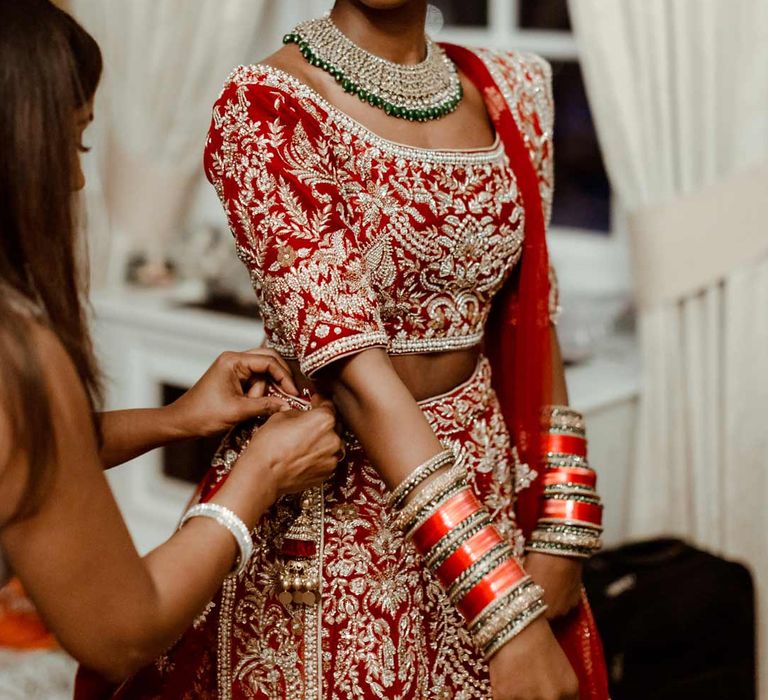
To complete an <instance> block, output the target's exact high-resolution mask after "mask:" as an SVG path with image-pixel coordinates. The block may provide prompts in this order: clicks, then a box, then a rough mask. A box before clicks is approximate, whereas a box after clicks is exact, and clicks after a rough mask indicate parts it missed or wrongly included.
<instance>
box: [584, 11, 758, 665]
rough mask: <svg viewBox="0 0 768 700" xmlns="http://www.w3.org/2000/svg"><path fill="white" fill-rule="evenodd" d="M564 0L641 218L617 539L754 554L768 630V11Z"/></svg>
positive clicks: (606, 134)
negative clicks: (632, 412) (623, 500)
mask: <svg viewBox="0 0 768 700" xmlns="http://www.w3.org/2000/svg"><path fill="white" fill-rule="evenodd" d="M569 3H570V10H571V16H572V19H573V23H574V27H575V31H576V35H577V39H578V42H579V46H580V51H581V56H582V67H583V70H584V74H585V80H586V83H587V88H588V92H589V96H590V102H591V106H592V109H593V112H594V115H595V119H596V123H597V128H598V132H599V135H600V140H601V144H602V147H603V150H604V154H605V158H606V162H607V165H608V169H609V172H610V176H611V180H612V183H613V185H614V187H615V189H616V191H617V192H618V195H619V197H620V199H621V201H622V203H623V204H624V205H625V206H626V207H627V209H628V210H629V211H630V213H631V218H632V246H633V253H634V255H633V257H634V263H635V277H636V279H635V283H636V289H637V294H638V303H639V307H640V313H639V327H640V341H641V348H642V358H643V365H644V370H643V372H644V376H643V393H642V397H641V405H640V425H639V426H638V445H637V450H636V463H635V465H634V467H633V473H632V474H631V475H630V483H631V484H632V496H631V506H630V510H629V512H628V513H627V520H626V528H627V530H626V532H625V533H624V534H626V535H629V536H632V537H635V536H647V535H655V534H660V533H675V534H680V535H683V536H686V537H688V538H689V539H692V540H694V541H695V542H697V543H699V544H701V545H703V546H705V547H708V548H710V549H713V550H715V551H718V552H722V553H724V554H727V555H729V556H733V557H736V558H740V559H742V560H745V561H746V562H747V563H749V565H750V566H751V567H752V569H753V572H754V574H755V576H756V583H757V585H758V588H759V599H758V604H759V606H761V608H762V613H761V625H760V627H761V632H762V633H763V636H764V635H765V633H766V631H768V615H766V610H765V608H766V605H765V598H766V596H767V594H768V556H766V554H767V553H768V430H767V429H766V427H765V419H764V417H763V415H764V412H765V409H766V406H768V403H766V402H768V312H767V311H766V309H767V308H768V307H766V304H768V203H767V202H768V197H766V193H768V116H766V115H768V3H765V2H764V0H729V2H722V0H622V2H616V1H615V0H569ZM762 661H763V664H762V665H763V671H762V672H763V679H764V680H765V678H766V676H765V674H766V668H765V667H767V666H768V659H764V658H763V659H762Z"/></svg>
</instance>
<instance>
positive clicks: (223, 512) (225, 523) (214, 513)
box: [179, 503, 253, 576]
mask: <svg viewBox="0 0 768 700" xmlns="http://www.w3.org/2000/svg"><path fill="white" fill-rule="evenodd" d="M198 517H202V518H211V519H213V520H215V521H216V522H217V523H219V525H221V526H222V527H225V528H227V530H229V532H230V533H231V534H232V537H234V538H235V542H237V546H238V548H239V549H240V560H239V561H238V563H237V568H236V569H235V570H234V571H233V572H232V573H231V574H230V576H239V575H240V574H242V573H243V571H245V567H246V566H247V565H248V562H249V561H250V559H251V556H252V555H253V540H252V539H251V533H250V532H249V531H248V528H247V527H246V525H245V523H244V522H243V521H242V520H241V519H240V518H239V517H237V515H235V513H233V512H232V511H231V510H230V509H229V508H225V507H224V506H220V505H219V504H218V503H198V504H197V505H196V506H192V507H191V508H190V509H189V510H188V511H187V512H186V513H185V514H184V517H183V518H182V519H181V522H180V523H179V530H181V528H182V527H183V526H184V524H185V523H186V522H187V521H188V520H190V519H191V518H198Z"/></svg>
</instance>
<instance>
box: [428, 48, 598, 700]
mask: <svg viewBox="0 0 768 700" xmlns="http://www.w3.org/2000/svg"><path fill="white" fill-rule="evenodd" d="M442 46H443V48H444V49H445V51H446V53H447V54H448V56H449V57H450V58H451V60H453V62H454V63H456V65H457V66H458V67H459V69H460V70H461V71H462V72H463V73H464V74H465V75H466V76H467V78H469V80H471V81H472V83H473V84H474V85H475V86H476V87H477V88H478V90H480V92H481V94H482V95H483V99H484V100H485V103H486V107H487V109H488V113H489V115H490V117H491V120H492V121H493V125H494V127H495V129H496V133H497V134H498V135H499V138H500V139H501V141H502V142H503V144H504V148H505V150H506V153H507V157H508V158H509V162H510V163H511V164H512V167H513V168H514V171H515V177H516V179H517V186H518V188H519V190H520V195H521V197H522V200H523V206H524V208H525V240H524V243H523V253H522V256H521V258H520V264H519V266H518V268H517V269H516V270H515V272H514V273H513V275H512V276H511V277H510V279H509V280H508V281H507V283H506V284H505V285H504V288H503V289H502V290H501V292H500V293H499V294H498V295H497V296H496V298H495V299H494V302H493V308H492V311H491V315H490V317H489V320H488V324H487V326H486V332H485V353H486V355H487V356H488V358H489V359H490V361H491V368H492V377H493V386H494V389H495V391H496V393H497V395H498V397H499V403H500V404H501V409H502V413H503V414H504V419H505V421H506V423H507V427H508V429H509V432H510V434H511V435H512V436H513V439H514V441H515V444H516V446H517V449H518V452H519V454H520V457H521V459H522V461H524V462H526V463H528V464H529V465H531V466H532V467H533V468H536V467H538V462H539V433H540V430H539V421H540V415H541V409H542V407H544V406H545V405H547V404H549V403H551V382H552V354H551V347H550V338H551V331H550V320H549V256H548V252H547V240H546V224H545V220H544V208H543V205H542V200H541V193H540V190H539V177H538V174H537V172H536V169H535V168H534V165H533V163H532V161H531V154H530V153H529V151H528V148H527V146H526V144H525V141H524V140H523V137H522V134H521V133H520V130H519V128H518V126H517V123H516V121H515V118H514V116H513V114H512V111H511V108H510V105H509V104H508V103H507V101H506V100H505V99H504V97H503V95H502V94H501V91H500V88H499V86H498V85H497V84H496V82H495V81H494V79H493V76H492V75H491V72H490V71H489V69H488V67H487V66H486V65H485V63H484V62H483V60H482V59H481V58H480V57H479V56H477V54H475V53H474V52H472V51H470V50H469V49H465V48H463V47H461V46H456V45H453V44H442ZM540 127H541V125H539V128H540ZM541 490H542V486H541V479H539V478H535V479H534V480H533V482H532V483H531V485H530V486H529V487H528V488H527V489H524V490H523V491H521V492H520V493H519V494H518V497H517V505H516V514H517V520H518V524H519V525H520V527H521V528H522V530H523V532H524V533H525V536H526V537H528V535H530V533H531V531H532V530H533V528H534V527H535V525H536V521H537V520H538V517H539V502H540V496H541ZM553 629H554V632H555V634H556V635H557V639H558V641H559V642H560V644H561V646H562V647H563V650H564V651H565V653H566V655H567V656H568V659H569V661H570V662H571V665H572V666H573V668H574V670H575V671H576V674H577V676H578V678H579V691H580V692H579V694H580V697H581V700H607V698H608V677H607V673H606V668H605V657H604V655H603V648H602V644H601V642H600V637H599V635H598V632H597V628H596V626H595V622H594V619H593V617H592V612H591V610H590V608H589V603H588V601H587V599H586V596H584V595H582V601H581V603H580V604H579V606H578V607H577V608H576V609H575V610H574V611H573V612H572V613H570V614H569V615H568V616H566V617H565V618H563V619H561V620H558V621H556V622H555V623H554V624H553Z"/></svg>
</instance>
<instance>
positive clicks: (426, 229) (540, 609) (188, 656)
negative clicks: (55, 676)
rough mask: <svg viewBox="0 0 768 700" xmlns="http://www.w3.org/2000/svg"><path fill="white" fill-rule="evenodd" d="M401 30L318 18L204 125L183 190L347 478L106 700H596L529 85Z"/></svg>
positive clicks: (266, 523) (594, 531)
mask: <svg viewBox="0 0 768 700" xmlns="http://www.w3.org/2000/svg"><path fill="white" fill-rule="evenodd" d="M425 13H426V0H337V2H336V5H335V7H334V9H333V10H332V12H331V14H330V16H328V17H324V18H321V19H317V20H311V21H308V22H304V23H302V24H300V25H298V26H297V27H296V28H295V29H294V30H293V31H292V32H291V33H290V34H288V35H286V38H285V44H286V45H285V46H284V47H283V48H282V49H281V50H280V51H278V52H277V53H275V54H274V55H272V56H271V57H270V58H269V59H267V60H265V61H263V62H262V63H259V64H256V65H251V66H242V67H240V68H237V69H236V70H235V71H234V72H233V73H232V75H231V77H230V78H229V80H228V81H227V83H226V85H225V87H224V90H223V92H222V94H221V96H220V98H219V99H218V101H217V102H216V104H215V106H214V110H213V122H212V125H211V129H210V133H209V137H208V141H207V144H206V149H205V167H206V171H207V174H208V177H209V179H210V181H211V182H212V183H213V185H214V187H215V188H216V191H217V193H218V195H219V196H220V198H221V201H222V203H223V205H224V208H225V210H226V212H227V215H228V217H229V222H230V225H231V228H232V231H233V233H234V236H235V239H236V243H237V251H238V254H239V256H240V258H241V259H242V261H243V262H244V263H245V265H246V266H247V267H248V269H249V271H250V273H251V276H252V280H253V285H254V289H255V292H256V295H257V298H258V302H259V304H260V307H261V311H262V314H263V317H264V323H265V328H266V332H267V337H268V339H269V343H270V345H271V347H273V348H276V349H277V350H278V351H279V352H280V353H282V354H283V355H284V356H285V357H286V358H287V359H289V360H291V361H292V362H293V364H294V368H295V369H296V370H297V373H300V375H301V376H303V377H304V378H305V379H304V383H305V386H307V387H308V388H314V387H317V388H319V389H320V390H322V391H324V392H326V393H328V394H329V395H331V396H332V397H333V399H334V401H335V403H336V405H337V407H338V410H339V413H340V415H341V416H342V417H343V420H344V424H345V428H346V433H347V434H346V439H347V449H346V455H345V457H344V458H343V459H342V461H341V462H340V464H339V469H338V471H337V472H336V474H335V476H334V477H333V478H332V479H331V480H330V481H329V482H327V483H326V485H325V487H324V488H323V489H322V490H316V491H310V492H305V494H304V496H303V497H302V498H301V499H300V501H299V502H295V501H290V502H280V503H278V505H276V506H275V507H274V508H273V509H272V510H271V511H270V512H269V513H268V514H267V515H266V516H265V517H264V518H263V520H262V521H261V523H260V524H259V526H258V527H257V528H256V530H255V531H254V532H253V541H254V545H255V554H254V556H253V558H252V560H251V561H250V564H249V566H248V567H247V569H246V571H245V572H244V574H242V575H240V576H237V577H231V578H229V579H228V580H227V581H226V583H225V584H224V586H223V587H222V589H221V591H220V592H219V594H218V595H217V596H216V597H215V598H214V600H213V601H212V602H211V603H210V604H209V606H208V607H207V608H206V609H205V610H204V611H202V613H201V614H200V616H199V618H198V619H197V621H196V622H195V624H194V625H193V627H192V628H191V629H189V630H188V631H187V632H186V633H185V634H184V635H183V636H182V637H181V638H180V639H179V640H178V642H177V643H176V644H175V645H174V646H173V647H172V648H171V649H169V650H168V652H167V653H166V654H165V655H164V656H162V657H161V658H159V659H157V661H156V663H155V664H154V665H153V666H152V667H149V668H146V669H144V670H143V671H141V672H140V673H139V674H138V675H136V676H135V677H134V678H132V679H130V680H129V681H127V682H126V683H125V684H124V685H123V686H122V687H121V688H120V689H119V690H116V691H114V694H115V697H120V698H160V697H162V698H196V699H199V698H222V699H226V698H237V699H238V700H239V699H245V698H258V699H262V698H263V699H266V698H280V699H287V700H296V699H299V698H306V699H310V698H311V699H312V700H314V699H315V698H317V699H322V700H332V699H339V700H341V699H344V700H347V699H351V698H366V699H367V698H444V699H449V698H452V699H455V700H458V699H470V698H494V700H504V699H507V698H512V697H514V698H534V697H536V698H577V697H580V698H583V699H589V700H604V699H605V698H607V682H606V678H605V669H604V662H603V659H602V656H601V647H600V641H599V638H598V636H597V633H596V630H595V628H594V624H593V621H592V618H591V615H590V612H589V609H588V606H587V603H586V599H585V598H584V596H583V593H582V589H581V561H582V560H583V558H584V557H587V556H589V555H590V554H591V553H592V552H594V551H595V550H596V549H597V548H598V547H599V544H600V539H599V536H600V518H601V505H600V501H599V498H598V496H597V494H596V491H595V475H594V472H593V471H592V470H591V468H590V467H589V464H588V461H587V457H586V439H585V435H584V425H583V420H582V418H581V416H579V415H578V414H577V413H576V412H575V411H573V410H571V409H568V408H567V407H566V406H565V404H566V403H567V396H566V391H565V386H564V380H563V370H562V365H561V362H560V359H559V353H558V350H557V342H556V337H555V334H554V331H553V326H552V324H551V322H550V318H551V314H552V313H554V310H555V309H554V307H556V305H557V301H556V290H555V289H551V288H550V280H551V276H550V271H549V268H548V260H547V248H546V241H545V228H546V224H547V220H548V218H549V212H550V206H551V199H552V184H553V182H552V120H553V113H552V102H551V84H550V69H549V66H548V64H547V63H546V62H545V61H544V60H543V59H541V58H539V57H538V56H535V55H531V54H523V53H518V52H492V51H487V50H477V51H470V50H468V49H465V48H461V47H458V46H450V45H437V44H434V43H433V42H431V41H430V40H429V39H428V38H426V37H425V34H424V19H425ZM249 430H250V428H249V427H247V426H246V427H243V428H241V429H239V430H235V431H234V432H233V433H232V434H231V435H230V436H229V437H228V438H227V439H226V440H225V442H224V444H223V445H222V447H221V449H220V451H219V454H218V456H217V458H216V460H215V462H214V464H213V466H212V469H211V472H210V474H209V477H208V478H207V480H206V482H205V483H204V484H203V486H202V489H201V496H200V498H201V499H203V500H204V499H206V498H207V497H209V495H210V494H211V493H212V492H213V491H214V490H215V489H216V488H217V486H218V485H219V484H220V483H221V482H222V480H223V479H225V478H226V475H227V471H228V465H229V464H231V462H232V459H233V457H234V456H235V455H236V454H237V452H238V450H239V449H240V448H241V446H242V445H243V444H244V442H245V441H246V439H247V437H248V432H249ZM510 436H512V437H510ZM82 680H84V679H81V681H82ZM577 683H578V690H577V689H576V687H577ZM95 694H96V692H95V691H89V690H87V689H86V687H85V685H84V684H82V685H81V690H80V697H81V698H82V697H88V696H89V695H91V696H95ZM106 696H107V697H109V696H110V692H107V693H106Z"/></svg>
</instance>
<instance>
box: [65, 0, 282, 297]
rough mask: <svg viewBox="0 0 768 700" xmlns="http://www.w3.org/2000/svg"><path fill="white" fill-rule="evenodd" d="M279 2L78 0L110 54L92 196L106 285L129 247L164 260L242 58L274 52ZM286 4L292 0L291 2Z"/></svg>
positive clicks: (74, 1) (99, 271) (73, 4)
mask: <svg viewBox="0 0 768 700" xmlns="http://www.w3.org/2000/svg"><path fill="white" fill-rule="evenodd" d="M284 5H285V3H280V2H277V0H160V1H158V0H130V2H104V0H70V2H69V8H68V9H70V10H71V11H72V12H73V13H74V14H75V16H76V17H77V18H78V19H79V20H80V21H81V22H83V24H84V25H85V26H86V27H87V28H88V29H89V31H91V32H92V33H93V34H94V36H95V37H96V39H97V41H98V42H99V44H100V46H101V47H102V51H103V53H104V63H105V75H104V78H105V79H104V83H103V85H102V86H101V88H100V91H99V96H98V99H97V104H96V110H97V114H96V123H95V125H94V134H93V135H92V136H91V137H87V139H86V140H88V138H91V139H95V141H94V153H93V158H94V160H95V165H96V167H95V168H91V172H90V173H89V174H90V175H91V182H90V183H89V189H88V192H87V194H86V197H87V202H88V211H89V220H90V222H89V223H90V225H89V229H90V232H91V234H92V235H91V246H92V250H93V255H92V259H93V260H94V267H95V269H94V277H95V282H96V283H97V284H98V283H102V284H103V283H107V284H109V283H115V282H119V281H120V280H121V279H122V276H123V272H124V266H125V262H126V259H127V257H128V255H130V254H133V253H139V254H143V255H144V256H146V258H147V259H148V260H149V261H150V263H152V262H154V263H158V262H160V261H162V259H163V257H164V254H165V252H166V248H167V246H168V244H169V242H170V240H171V239H172V238H173V237H174V236H175V235H176V234H177V233H178V231H179V229H180V228H181V227H182V226H183V225H184V220H185V212H186V211H187V207H188V204H189V199H190V196H191V195H192V193H193V192H194V190H195V186H196V184H197V183H198V182H199V178H200V177H201V173H202V166H201V153H202V148H203V143H204V140H205V134H206V130H207V127H208V122H209V120H210V110H211V106H212V104H213V102H214V100H215V99H216V96H217V95H218V92H219V90H220V88H221V86H222V84H223V82H224V79H225V78H226V77H227V75H228V73H229V71H230V70H231V69H232V68H233V67H234V66H235V65H236V64H238V63H244V62H247V61H252V60H256V59H258V58H261V57H263V56H264V55H266V54H267V53H269V52H271V51H273V50H274V49H275V48H276V47H277V46H278V45H279V40H280V36H281V33H282V32H283V31H284V30H285V29H286V27H285V26H284V24H285V22H286V19H287V18H286V15H285V7H284ZM281 6H282V7H281Z"/></svg>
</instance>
